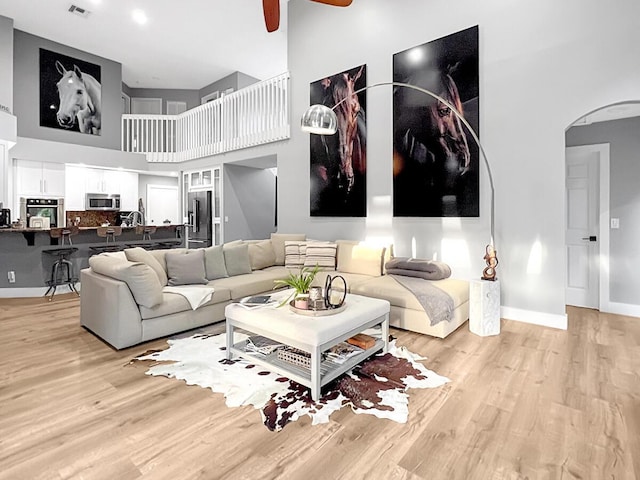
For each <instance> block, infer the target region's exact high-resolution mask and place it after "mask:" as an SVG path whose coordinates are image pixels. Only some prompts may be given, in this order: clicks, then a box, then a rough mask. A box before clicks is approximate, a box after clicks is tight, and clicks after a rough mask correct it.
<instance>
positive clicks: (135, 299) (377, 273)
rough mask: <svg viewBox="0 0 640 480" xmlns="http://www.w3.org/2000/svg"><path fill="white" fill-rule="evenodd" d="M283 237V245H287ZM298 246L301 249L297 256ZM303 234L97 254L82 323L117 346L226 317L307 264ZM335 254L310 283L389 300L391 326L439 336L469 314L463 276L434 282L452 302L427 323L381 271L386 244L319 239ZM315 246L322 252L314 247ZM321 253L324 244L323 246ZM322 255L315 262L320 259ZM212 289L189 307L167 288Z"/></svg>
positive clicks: (85, 280) (86, 283)
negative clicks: (334, 284) (333, 280)
mask: <svg viewBox="0 0 640 480" xmlns="http://www.w3.org/2000/svg"><path fill="white" fill-rule="evenodd" d="M285 242H286V244H287V245H286V250H285ZM296 244H297V245H298V247H299V248H300V249H301V250H299V252H301V253H302V254H299V255H298V257H297V258H296V256H295V255H285V251H286V252H291V251H293V252H296V248H295V246H296ZM307 245H311V246H312V247H313V246H318V245H320V243H319V242H307V241H306V240H305V236H304V235H290V234H273V235H272V237H271V238H270V239H267V240H260V241H249V242H242V241H236V242H230V243H228V244H225V245H222V246H218V247H209V248H208V249H199V250H186V249H173V250H156V251H144V250H142V249H129V250H125V252H118V253H110V254H100V255H95V256H93V257H91V258H90V259H89V265H90V267H89V268H87V269H84V270H82V272H81V283H82V295H81V300H80V323H81V325H82V326H84V327H85V328H87V329H88V330H90V331H91V332H93V333H94V334H95V335H97V336H98V337H100V338H102V339H103V340H104V341H105V342H107V343H108V344H110V345H112V346H113V347H115V348H116V349H122V348H126V347H129V346H132V345H136V344H139V343H141V342H145V341H148V340H152V339H155V338H159V337H164V336H167V335H171V334H174V333H178V332H182V331H185V330H190V329H192V328H196V327H200V326H203V325H207V324H211V323H215V322H220V321H222V320H224V309H225V307H226V306H227V305H228V304H229V303H231V302H234V301H238V300H240V299H242V298H243V297H246V296H248V295H255V294H260V293H268V292H270V291H272V289H273V286H274V281H275V280H277V279H283V278H286V277H287V275H288V274H289V273H290V272H292V271H298V268H299V266H301V265H303V264H304V262H305V261H307V264H308V265H309V264H310V263H309V262H317V261H318V257H314V256H313V255H312V254H311V251H312V250H313V248H309V252H310V255H309V257H306V256H305V255H304V252H305V249H306V246H307ZM322 245H324V246H326V245H333V246H334V249H335V251H336V257H335V266H336V269H335V270H329V271H322V272H320V273H319V274H318V276H317V277H316V281H315V283H316V284H318V285H323V284H324V280H325V277H326V275H332V276H335V275H340V276H342V277H344V278H345V280H346V283H347V286H348V291H349V292H350V293H355V294H360V295H365V296H370V297H376V298H383V299H386V300H389V302H390V303H391V316H390V323H391V325H393V326H396V327H399V328H403V329H408V330H413V331H417V332H420V333H425V334H428V335H433V336H436V337H440V338H444V337H446V336H447V335H448V334H449V333H451V332H452V331H454V330H455V329H456V328H458V327H459V326H460V325H461V324H462V323H464V322H465V321H466V320H467V319H468V317H469V315H468V314H469V301H468V300H469V293H468V292H469V287H468V282H467V281H465V280H457V279H452V278H447V279H445V280H437V281H434V284H436V285H438V286H439V287H440V288H442V289H443V290H445V291H446V292H447V293H449V295H450V296H451V298H452V299H453V306H454V310H453V315H452V318H451V319H450V320H449V321H446V322H440V323H437V324H436V325H433V326H432V325H431V324H430V323H431V322H430V319H429V316H428V315H427V314H426V312H425V310H424V309H423V308H422V306H421V305H420V303H419V302H418V301H417V300H416V298H415V296H414V295H413V294H412V293H411V292H410V291H409V290H407V289H406V288H405V287H404V286H402V285H400V284H399V283H398V282H396V280H395V279H394V278H393V276H390V275H384V263H385V261H386V260H388V259H389V258H390V256H391V249H390V248H383V247H372V246H367V245H361V244H358V242H353V241H340V240H339V241H336V242H334V243H328V244H327V243H323V244H322ZM318 251H320V250H318ZM322 251H324V252H326V251H327V249H326V248H323V249H322ZM323 261H328V262H330V260H328V259H324V260H323V259H320V262H323ZM194 284H195V285H207V286H212V287H213V288H214V290H213V296H212V298H211V299H210V300H209V301H207V302H206V303H205V304H204V305H202V306H200V307H198V308H196V309H195V310H194V309H193V308H192V306H191V305H190V303H189V301H187V299H186V298H185V297H184V296H182V295H181V294H178V293H173V292H170V290H172V288H171V286H172V285H194Z"/></svg>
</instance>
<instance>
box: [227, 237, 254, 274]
mask: <svg viewBox="0 0 640 480" xmlns="http://www.w3.org/2000/svg"><path fill="white" fill-rule="evenodd" d="M222 252H223V254H224V264H225V267H226V268H227V273H228V274H229V276H230V277H234V276H236V275H243V274H245V273H251V261H250V260H249V245H247V244H246V243H239V244H235V245H228V244H225V245H223V248H222Z"/></svg>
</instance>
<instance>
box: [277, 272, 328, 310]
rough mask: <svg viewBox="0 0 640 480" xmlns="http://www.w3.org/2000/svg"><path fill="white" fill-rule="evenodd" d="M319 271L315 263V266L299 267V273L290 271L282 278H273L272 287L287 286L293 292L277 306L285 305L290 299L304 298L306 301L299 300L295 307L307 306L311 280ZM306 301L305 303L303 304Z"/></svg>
mask: <svg viewBox="0 0 640 480" xmlns="http://www.w3.org/2000/svg"><path fill="white" fill-rule="evenodd" d="M319 271H320V267H319V266H318V265H316V266H315V267H313V268H311V267H302V268H301V269H300V273H290V274H289V276H288V277H287V278H285V279H284V280H275V281H274V284H275V285H274V287H273V288H278V287H289V288H293V293H292V294H291V295H289V296H288V297H287V298H286V299H285V300H284V301H283V302H282V303H281V304H280V305H279V306H280V307H281V306H283V305H286V304H287V303H289V302H290V301H291V300H294V302H296V301H298V300H302V299H305V300H307V301H306V302H300V303H299V304H296V305H295V306H296V308H304V309H306V308H307V307H308V299H309V288H310V287H311V284H312V283H313V280H314V279H315V278H316V275H317V273H318V272H319ZM303 303H306V304H307V305H303ZM298 305H300V306H298Z"/></svg>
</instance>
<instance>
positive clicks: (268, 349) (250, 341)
mask: <svg viewBox="0 0 640 480" xmlns="http://www.w3.org/2000/svg"><path fill="white" fill-rule="evenodd" d="M282 347H284V345H283V344H282V343H279V342H276V341H275V340H271V339H270V338H267V337H263V336H262V335H252V336H250V337H249V338H247V343H246V345H245V347H244V350H245V352H253V353H260V354H262V355H269V354H270V353H273V352H275V351H276V350H278V349H279V348H282Z"/></svg>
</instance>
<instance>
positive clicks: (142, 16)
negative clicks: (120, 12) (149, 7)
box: [131, 8, 148, 25]
mask: <svg viewBox="0 0 640 480" xmlns="http://www.w3.org/2000/svg"><path fill="white" fill-rule="evenodd" d="M131 17H132V18H133V21H134V22H136V23H137V24H139V25H144V24H145V23H147V20H148V19H147V14H146V13H144V12H143V11H142V10H140V9H139V8H136V9H135V10H134V11H133V12H131Z"/></svg>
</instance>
